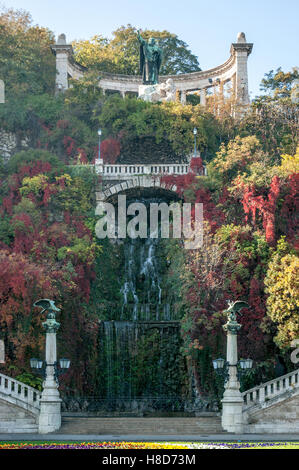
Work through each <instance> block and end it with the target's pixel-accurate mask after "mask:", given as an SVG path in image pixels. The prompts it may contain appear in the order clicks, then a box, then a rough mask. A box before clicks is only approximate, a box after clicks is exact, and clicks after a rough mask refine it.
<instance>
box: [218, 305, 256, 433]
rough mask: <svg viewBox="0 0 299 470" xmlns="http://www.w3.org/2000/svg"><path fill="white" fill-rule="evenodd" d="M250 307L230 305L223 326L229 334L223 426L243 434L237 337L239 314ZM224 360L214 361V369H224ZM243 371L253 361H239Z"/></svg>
mask: <svg viewBox="0 0 299 470" xmlns="http://www.w3.org/2000/svg"><path fill="white" fill-rule="evenodd" d="M244 307H247V308H248V307H249V305H248V304H247V303H246V302H242V301H236V302H234V303H232V302H230V303H229V308H228V309H227V310H226V313H227V316H228V321H227V323H226V324H225V325H224V326H223V329H224V331H226V334H227V345H226V376H227V377H226V382H225V386H224V388H225V391H224V394H223V398H222V400H221V402H222V417H221V424H222V427H223V429H224V430H225V431H228V432H233V433H243V397H242V395H241V392H240V382H239V375H240V374H239V373H238V344H237V336H238V331H239V330H240V328H241V325H240V324H239V323H238V322H237V312H239V310H241V308H244ZM224 365H225V361H224V359H216V360H215V361H213V366H214V368H216V369H217V368H220V369H221V368H223V367H224ZM239 365H240V368H241V370H244V369H246V368H249V367H250V366H252V360H251V359H248V360H247V359H246V360H241V361H239Z"/></svg>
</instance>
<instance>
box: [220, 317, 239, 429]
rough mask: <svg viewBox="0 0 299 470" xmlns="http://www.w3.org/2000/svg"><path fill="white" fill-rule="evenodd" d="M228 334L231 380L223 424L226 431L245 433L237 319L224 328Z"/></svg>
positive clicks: (224, 397)
mask: <svg viewBox="0 0 299 470" xmlns="http://www.w3.org/2000/svg"><path fill="white" fill-rule="evenodd" d="M223 328H224V330H225V331H226V332H227V350H226V360H227V362H228V369H229V378H228V381H227V382H226V384H225V392H224V394H223V399H222V400H221V402H222V417H221V424H222V427H223V429H224V430H225V431H228V432H233V433H243V413H242V410H243V397H242V395H241V392H240V383H239V380H238V377H237V363H238V345H237V333H238V330H239V329H240V328H241V325H239V323H237V321H236V319H235V318H233V319H232V318H230V319H229V321H228V322H227V323H226V325H224V326H223Z"/></svg>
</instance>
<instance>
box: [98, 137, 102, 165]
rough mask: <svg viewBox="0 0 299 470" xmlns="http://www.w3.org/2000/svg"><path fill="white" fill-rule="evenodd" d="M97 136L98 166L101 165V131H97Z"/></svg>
mask: <svg viewBox="0 0 299 470" xmlns="http://www.w3.org/2000/svg"><path fill="white" fill-rule="evenodd" d="M98 136H99V152H98V162H99V164H101V163H103V160H102V159H101V136H102V129H98Z"/></svg>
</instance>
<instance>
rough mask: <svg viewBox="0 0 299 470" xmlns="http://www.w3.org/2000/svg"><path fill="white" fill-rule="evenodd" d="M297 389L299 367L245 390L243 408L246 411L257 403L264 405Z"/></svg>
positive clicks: (298, 385) (298, 384) (298, 387)
mask: <svg viewBox="0 0 299 470" xmlns="http://www.w3.org/2000/svg"><path fill="white" fill-rule="evenodd" d="M295 389H298V392H299V369H297V370H295V371H293V372H289V373H288V374H286V375H282V376H281V377H278V378H277V379H274V380H270V381H269V382H265V383H263V384H261V385H258V386H257V387H253V388H251V389H249V390H246V392H243V393H242V396H243V400H244V407H243V410H244V411H246V410H247V409H248V408H250V407H253V406H255V405H261V406H263V405H264V404H266V403H267V401H270V400H272V399H273V398H276V397H277V398H278V397H279V396H281V395H283V394H284V393H285V392H287V391H290V392H293V391H294V390H295Z"/></svg>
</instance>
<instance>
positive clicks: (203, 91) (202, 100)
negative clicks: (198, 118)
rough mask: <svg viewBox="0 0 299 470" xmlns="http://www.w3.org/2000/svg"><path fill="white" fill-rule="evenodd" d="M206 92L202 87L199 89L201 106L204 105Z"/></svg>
mask: <svg viewBox="0 0 299 470" xmlns="http://www.w3.org/2000/svg"><path fill="white" fill-rule="evenodd" d="M206 93H207V90H206V88H202V89H201V90H200V104H201V105H202V106H205V105H206Z"/></svg>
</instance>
